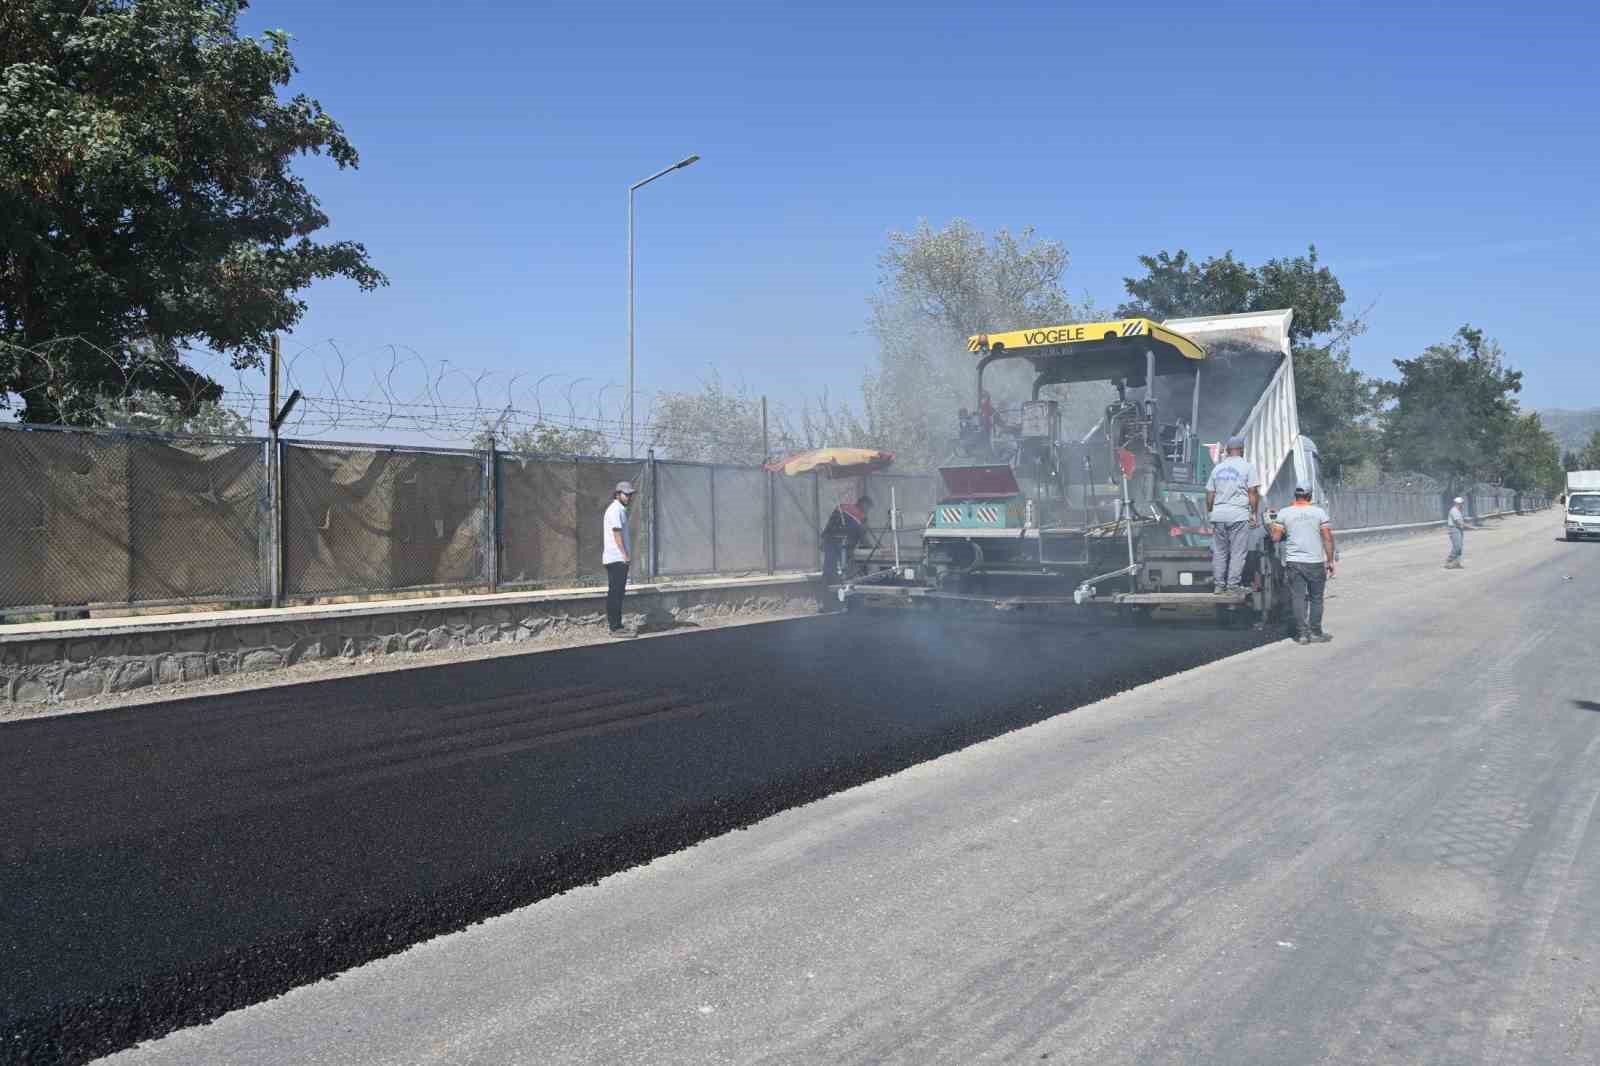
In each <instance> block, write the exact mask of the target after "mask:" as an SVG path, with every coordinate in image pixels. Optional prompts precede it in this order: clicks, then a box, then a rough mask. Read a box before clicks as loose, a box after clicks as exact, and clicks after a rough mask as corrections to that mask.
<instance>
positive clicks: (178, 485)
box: [0, 428, 268, 612]
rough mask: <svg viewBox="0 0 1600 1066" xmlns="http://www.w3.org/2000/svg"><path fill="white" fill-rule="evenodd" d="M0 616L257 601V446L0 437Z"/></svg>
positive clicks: (73, 435) (260, 501) (108, 437)
mask: <svg viewBox="0 0 1600 1066" xmlns="http://www.w3.org/2000/svg"><path fill="white" fill-rule="evenodd" d="M0 493H3V494H4V501H5V502H4V504H3V505H0V610H7V611H13V612H14V611H16V610H18V609H28V608H33V609H35V610H39V609H45V610H49V609H58V608H62V607H84V608H87V607H98V606H106V605H126V604H132V603H142V604H148V605H151V606H159V605H167V604H174V603H197V602H199V603H203V602H215V601H228V600H242V601H256V600H259V599H261V598H262V597H263V596H265V595H266V593H267V575H266V573H265V570H264V568H263V566H262V559H263V553H264V548H265V545H266V543H267V526H268V523H267V498H266V445H265V442H264V441H259V440H248V439H246V440H232V439H230V440H200V439H185V438H161V437H148V436H143V435H131V434H97V433H83V432H66V431H61V430H56V429H42V428H41V429H27V430H11V429H8V430H6V431H4V432H0Z"/></svg>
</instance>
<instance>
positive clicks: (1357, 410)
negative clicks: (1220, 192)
mask: <svg viewBox="0 0 1600 1066" xmlns="http://www.w3.org/2000/svg"><path fill="white" fill-rule="evenodd" d="M1139 263H1140V265H1142V266H1143V267H1144V269H1145V273H1144V276H1143V277H1139V278H1124V279H1123V287H1124V288H1125V289H1126V290H1127V292H1128V295H1129V296H1130V297H1131V298H1132V299H1130V300H1129V301H1127V302H1125V303H1123V304H1122V305H1121V306H1120V307H1118V308H1117V314H1118V315H1121V316H1123V317H1135V316H1139V317H1145V318H1154V319H1158V320H1162V319H1168V318H1185V317H1189V316H1196V315H1232V314H1243V313H1245V312H1249V311H1273V310H1278V309H1281V308H1285V307H1289V308H1293V309H1294V319H1293V321H1292V322H1291V324H1290V327H1289V339H1290V343H1291V345H1292V348H1293V352H1294V367H1295V394H1296V396H1297V398H1298V400H1299V414H1300V432H1302V433H1304V434H1305V435H1306V436H1308V437H1310V438H1311V439H1312V440H1314V441H1316V443H1317V450H1318V452H1319V454H1320V455H1321V457H1322V462H1323V466H1324V467H1325V468H1326V469H1327V470H1329V471H1330V472H1332V473H1334V474H1335V475H1338V474H1339V473H1341V472H1342V471H1353V470H1355V469H1356V468H1359V467H1363V466H1370V465H1371V464H1372V462H1373V460H1374V459H1375V458H1376V456H1377V450H1378V435H1377V432H1376V429H1375V427H1374V426H1373V424H1372V416H1373V412H1374V407H1375V397H1374V391H1373V388H1374V383H1373V382H1371V381H1369V380H1368V379H1367V378H1366V377H1364V376H1363V375H1362V374H1361V373H1360V372H1359V371H1357V370H1356V369H1355V368H1354V367H1352V366H1351V365H1350V340H1351V339H1352V338H1353V337H1356V336H1358V335H1360V334H1361V333H1362V332H1363V331H1364V330H1365V328H1366V327H1365V324H1364V323H1363V322H1362V321H1361V320H1360V319H1359V318H1357V319H1355V320H1351V321H1347V320H1346V319H1345V317H1344V304H1345V294H1344V287H1343V286H1342V285H1340V284H1339V279H1338V278H1337V277H1335V276H1334V274H1333V271H1331V270H1329V269H1328V268H1327V267H1326V266H1323V265H1322V264H1321V263H1320V261H1319V260H1318V258H1317V249H1316V246H1315V245H1312V246H1311V247H1310V248H1309V249H1307V252H1306V254H1305V255H1299V256H1293V257H1290V258H1283V259H1269V260H1268V261H1267V262H1265V263H1263V264H1262V265H1261V266H1259V267H1251V266H1248V265H1247V264H1245V263H1242V262H1240V261H1239V260H1237V259H1235V258H1234V257H1233V253H1232V252H1231V251H1230V252H1225V253H1224V254H1223V255H1221V256H1213V257H1211V258H1210V259H1207V260H1205V261H1204V262H1196V261H1195V260H1193V259H1191V258H1190V257H1189V253H1188V252H1186V251H1184V250H1182V249H1179V250H1178V251H1177V252H1166V251H1161V252H1157V253H1156V254H1155V255H1142V256H1140V257H1139ZM1318 337H1322V338H1324V339H1323V340H1322V341H1320V342H1314V340H1315V338H1318Z"/></svg>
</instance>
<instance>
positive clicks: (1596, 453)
mask: <svg viewBox="0 0 1600 1066" xmlns="http://www.w3.org/2000/svg"><path fill="white" fill-rule="evenodd" d="M1568 469H1569V470H1600V429H1597V430H1595V431H1594V432H1592V433H1590V434H1589V440H1588V443H1586V444H1585V445H1584V446H1583V451H1581V452H1579V453H1578V465H1577V466H1575V467H1568Z"/></svg>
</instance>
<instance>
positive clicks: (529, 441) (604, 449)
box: [472, 422, 611, 456]
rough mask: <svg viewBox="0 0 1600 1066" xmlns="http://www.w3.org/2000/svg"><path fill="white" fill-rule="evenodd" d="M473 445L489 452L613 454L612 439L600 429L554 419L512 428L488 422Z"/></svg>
mask: <svg viewBox="0 0 1600 1066" xmlns="http://www.w3.org/2000/svg"><path fill="white" fill-rule="evenodd" d="M472 447H474V448H477V449H478V450H479V451H488V450H489V449H490V448H491V447H493V448H497V449H499V450H500V451H503V452H516V453H518V454H522V455H593V456H604V455H610V454H611V441H610V439H609V438H608V437H607V436H606V435H605V434H604V433H602V432H600V431H599V430H597V429H585V428H582V427H579V426H563V425H558V424H556V423H554V422H536V423H534V424H533V425H531V426H518V427H517V428H515V429H512V430H509V431H508V430H506V429H505V428H503V427H502V428H499V429H498V430H497V428H496V427H495V426H494V425H492V424H490V423H487V422H486V423H484V426H483V429H482V431H481V432H479V433H478V434H477V435H476V436H474V437H473V438H472Z"/></svg>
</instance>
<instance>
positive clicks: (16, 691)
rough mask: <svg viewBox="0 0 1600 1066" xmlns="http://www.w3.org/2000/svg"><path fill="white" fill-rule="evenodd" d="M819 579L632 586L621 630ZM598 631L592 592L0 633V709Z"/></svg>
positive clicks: (697, 616)
mask: <svg viewBox="0 0 1600 1066" xmlns="http://www.w3.org/2000/svg"><path fill="white" fill-rule="evenodd" d="M820 576H821V575H818V574H791V575H784V576H775V577H767V576H763V577H758V578H721V579H715V580H708V581H694V582H687V581H686V582H682V583H679V584H663V585H641V586H637V587H635V588H630V589H629V590H628V597H627V600H626V601H625V621H626V622H627V623H629V624H631V625H634V626H637V627H639V628H642V629H645V630H653V629H671V628H674V627H676V626H685V625H693V624H696V623H699V622H703V621H706V620H708V619H711V618H726V617H730V616H734V615H739V614H757V613H760V614H768V613H773V612H780V611H782V612H797V613H803V612H807V611H816V610H817V609H818V607H819V606H820V605H821V598H820V597H821V594H820V586H819V584H818V580H819V578H820ZM604 623H605V590H604V589H560V590H554V591H547V592H521V593H515V592H507V593H495V594H486V595H477V596H446V597H440V598H437V599H426V600H407V601H389V602H384V603H376V604H374V603H344V604H330V605H322V606H313V607H286V608H279V609H278V610H275V611H274V610H249V611H207V612H202V613H196V614H185V615H159V616H145V617H135V618H105V619H95V618H91V619H79V620H74V621H67V622H42V623H36V624H32V625H24V626H10V627H6V628H5V629H4V630H0V705H4V704H27V705H38V706H40V707H41V708H43V707H47V706H50V705H53V704H58V703H61V702H64V701H69V700H79V699H88V698H91V697H94V696H99V695H103V694H106V693H119V692H129V691H133V690H135V689H140V688H145V687H147V686H150V685H154V684H170V683H175V682H180V681H196V680H200V679H202V678H207V677H218V676H229V675H234V674H243V673H262V672H269V671H273V670H281V669H284V668H286V667H289V666H293V665H295V664H296V663H302V662H308V661H312V660H322V659H340V658H343V659H356V658H364V657H374V656H383V655H401V654H411V653H416V652H422V651H434V650H439V649H443V648H463V647H473V646H477V645H483V644H498V643H516V642H521V641H531V640H535V639H541V638H542V639H549V638H552V637H558V636H561V635H562V634H564V633H570V632H571V631H574V630H588V631H590V632H593V631H596V630H598V629H599V627H600V626H602V625H604Z"/></svg>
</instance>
